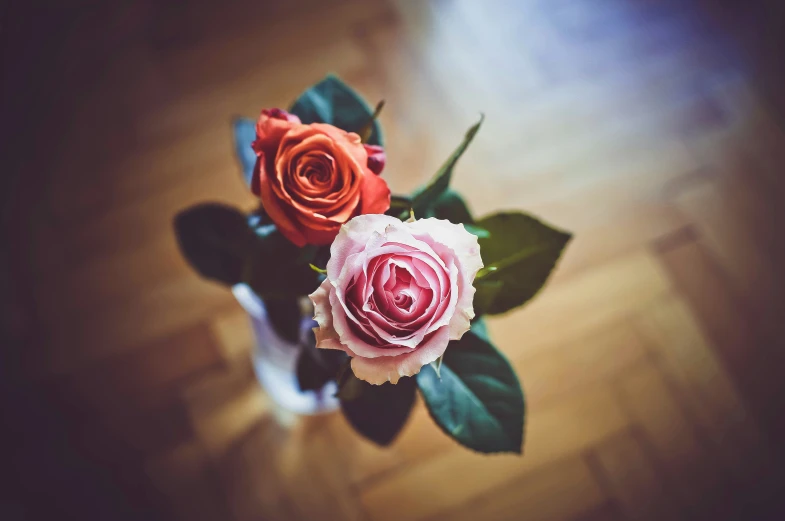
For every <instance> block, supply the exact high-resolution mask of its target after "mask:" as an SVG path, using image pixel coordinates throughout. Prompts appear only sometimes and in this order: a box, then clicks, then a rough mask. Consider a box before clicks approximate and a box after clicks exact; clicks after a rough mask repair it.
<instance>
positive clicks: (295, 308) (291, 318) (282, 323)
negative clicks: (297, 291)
mask: <svg viewBox="0 0 785 521" xmlns="http://www.w3.org/2000/svg"><path fill="white" fill-rule="evenodd" d="M264 307H265V310H266V311H267V318H268V319H270V323H271V324H272V326H273V330H275V333H276V334H277V335H278V336H279V337H281V338H282V339H284V340H286V341H287V342H291V343H293V344H296V343H298V342H299V341H300V323H301V322H302V318H303V314H302V311H301V310H300V302H299V299H298V298H297V297H279V298H275V297H267V298H266V299H264Z"/></svg>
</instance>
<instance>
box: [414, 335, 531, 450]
mask: <svg viewBox="0 0 785 521" xmlns="http://www.w3.org/2000/svg"><path fill="white" fill-rule="evenodd" d="M440 373H441V378H439V377H438V376H437V374H436V371H435V370H434V368H433V367H431V366H430V365H427V366H425V367H423V368H422V370H421V371H420V374H419V375H417V385H418V386H419V388H420V392H421V393H422V395H423V398H424V399H425V404H426V406H427V407H428V412H430V414H431V417H432V418H433V419H434V421H435V422H436V424H437V425H439V427H441V429H442V430H443V431H444V432H445V433H446V434H447V435H448V436H450V437H451V438H453V439H454V440H455V441H457V442H458V443H460V444H461V445H464V446H466V447H468V448H470V449H473V450H476V451H478V452H486V453H488V452H516V453H521V451H522V445H523V423H524V412H525V404H524V399H523V391H522V390H521V386H520V384H519V383H518V378H517V377H516V376H515V372H514V371H513V369H512V367H511V366H510V363H509V362H508V361H507V359H506V358H504V356H503V355H502V354H501V353H499V351H497V350H496V348H495V347H494V346H493V344H491V343H490V342H488V341H486V340H485V339H483V338H482V337H481V336H480V335H478V334H476V333H475V332H474V331H469V332H467V333H465V334H464V335H463V337H462V338H461V339H460V340H458V341H455V342H451V343H450V345H449V346H448V347H447V351H446V352H445V354H444V359H443V361H442V366H441V370H440Z"/></svg>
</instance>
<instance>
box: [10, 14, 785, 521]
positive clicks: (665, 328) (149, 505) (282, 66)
mask: <svg viewBox="0 0 785 521" xmlns="http://www.w3.org/2000/svg"><path fill="white" fill-rule="evenodd" d="M78 4H79V5H78V6H74V7H67V6H59V7H56V8H53V10H52V11H51V12H50V13H49V16H48V17H44V18H43V19H41V18H37V15H36V16H33V14H31V13H28V12H27V11H25V8H24V7H19V6H17V7H11V8H9V9H7V10H6V14H8V13H11V14H14V13H16V11H14V9H17V10H19V12H20V13H27V14H28V15H29V18H24V16H22V17H21V18H13V17H9V18H7V22H8V23H6V24H4V26H5V28H6V33H5V34H6V37H7V38H6V40H5V41H6V43H8V42H9V41H11V42H17V43H19V45H16V46H14V47H7V48H5V49H4V51H5V52H15V53H19V55H20V56H24V57H26V61H25V60H22V59H20V60H19V62H20V63H21V62H22V61H24V64H23V65H19V66H18V67H17V70H18V71H22V72H23V73H24V74H25V75H26V77H22V78H20V77H6V79H5V80H4V85H5V86H6V87H7V90H6V94H5V96H11V95H12V94H14V93H16V94H19V97H18V98H16V99H18V100H19V101H14V100H12V99H11V98H9V97H6V99H4V107H6V108H7V109H8V110H10V111H11V113H12V115H16V116H20V115H22V116H23V117H19V118H17V120H19V121H22V120H24V124H21V123H20V126H19V127H18V129H17V131H15V132H14V133H13V135H11V134H9V138H8V139H6V140H5V142H6V146H7V147H8V148H7V149H6V152H12V153H13V152H16V153H17V156H16V162H15V163H13V164H12V167H13V168H14V169H13V170H11V172H12V173H13V174H16V175H12V176H7V179H10V181H9V184H8V185H7V186H6V188H7V190H5V193H6V196H7V197H6V198H5V204H4V225H5V231H6V232H7V233H8V237H9V239H8V241H6V244H7V245H9V248H8V251H7V252H6V253H4V256H3V258H4V259H5V261H6V262H8V263H9V265H8V268H9V269H7V270H4V271H5V272H6V274H4V277H5V280H4V286H5V287H6V289H9V290H10V292H9V293H8V294H9V295H10V296H11V298H10V299H9V300H8V301H7V302H6V304H8V305H6V307H5V311H4V314H5V318H6V321H7V322H8V324H9V325H10V328H9V332H10V334H11V336H10V337H9V339H10V340H11V342H9V343H8V344H7V345H8V348H7V349H4V357H5V356H6V355H7V360H5V361H4V362H3V364H4V369H8V370H9V371H8V376H7V377H4V380H3V386H4V390H3V398H4V399H3V407H4V413H5V414H6V415H7V419H5V420H4V429H5V430H6V432H7V434H8V435H9V437H8V441H6V442H3V446H4V448H5V449H7V452H8V455H7V458H6V460H7V463H5V464H4V467H5V468H4V470H7V473H8V475H9V477H10V479H9V481H8V483H9V485H8V486H6V487H4V495H5V496H6V497H5V498H4V502H3V503H0V505H5V506H4V507H3V508H5V509H6V512H10V513H12V514H13V513H16V514H19V517H18V519H39V517H40V518H41V519H54V518H55V517H53V516H54V515H57V516H58V517H57V518H59V519H71V518H74V519H77V518H78V519H102V520H107V521H109V520H116V519H117V520H124V519H146V520H150V519H172V520H182V521H201V520H204V521H218V520H221V521H224V520H225V521H230V520H231V521H256V520H283V521H295V520H307V521H317V520H322V519H324V520H333V519H334V520H356V521H393V520H420V521H425V520H429V521H436V520H450V521H459V520H464V519H466V520H483V521H496V520H513V519H514V520H519V519H520V520H526V521H562V520H563V521H590V520H591V521H610V520H614V521H615V520H627V521H634V520H658V521H660V520H723V519H733V520H744V521H746V520H758V519H783V517H778V515H777V514H776V513H775V512H777V510H776V508H777V507H779V506H780V502H781V501H782V500H783V499H782V497H781V496H782V493H783V491H784V490H785V486H783V481H782V477H781V475H782V473H783V470H782V468H783V467H782V465H781V459H782V446H781V443H780V440H781V439H782V437H783V435H785V415H783V414H782V412H783V410H782V409H783V407H782V399H781V396H782V391H783V387H785V386H784V385H783V383H782V381H783V380H782V371H783V361H785V350H784V349H783V348H784V347H785V328H784V327H783V318H784V317H783V309H785V306H784V305H783V302H785V301H784V300H783V288H784V287H785V286H784V285H783V280H782V279H783V277H785V273H784V272H783V269H782V266H783V261H784V260H785V244H783V242H784V241H783V239H784V238H785V237H784V236H783V233H782V229H781V223H783V222H785V221H783V216H785V210H784V209H783V207H782V201H783V199H782V195H783V193H784V191H783V185H785V177H784V176H783V175H782V174H783V164H785V134H784V133H783V127H782V119H781V118H780V117H778V116H777V115H775V112H774V111H773V110H772V109H771V104H770V102H769V99H770V98H769V97H768V94H767V93H769V92H771V90H770V87H771V84H770V83H765V85H764V86H765V88H764V87H761V82H762V81H763V80H762V79H761V76H760V74H761V70H762V69H761V66H760V62H752V61H749V60H748V59H747V57H748V54H746V53H747V51H746V50H745V49H746V48H744V47H741V46H739V44H738V43H737V42H739V41H741V42H742V43H743V39H740V40H737V39H736V36H738V34H739V32H738V31H737V29H739V28H740V27H742V25H740V24H741V23H742V22H743V20H742V19H741V17H738V16H737V15H739V13H741V12H743V11H744V9H743V8H742V7H741V6H734V5H733V3H724V4H722V7H718V6H717V5H719V4H712V3H709V2H701V3H698V2H678V1H676V0H673V1H654V0H531V1H524V0H507V1H488V2H479V1H473V0H429V1H422V2H420V1H416V0H400V1H399V0H387V1H385V0H347V1H344V2H334V1H317V0H302V1H293V2H279V3H273V2H261V1H260V2H253V1H234V2H228V3H224V4H218V3H216V4H213V5H212V6H210V5H206V4H204V3H200V2H193V3H178V4H174V3H171V4H170V3H165V2H160V3H159V2H153V1H148V2H135V3H132V2H125V3H124V2H120V3H118V4H116V5H113V6H105V5H103V4H100V3H99V4H96V3H93V2H86V1H85V2H78ZM19 5H21V3H19ZM772 5H773V2H772ZM20 16H21V15H20ZM50 18H51V19H50ZM61 21H62V23H61ZM23 22H24V23H23ZM32 27H37V29H31V28H32ZM26 31H38V32H43V31H47V32H49V38H50V39H49V40H47V41H51V42H52V45H46V46H41V45H38V46H36V45H30V46H27V45H22V44H21V43H20V42H23V41H24V38H23V36H24V35H25V34H26ZM34 34H38V33H34ZM9 35H10V36H9ZM14 38H16V39H14ZM330 71H332V72H335V73H337V74H339V75H340V76H342V77H343V78H344V79H345V80H346V81H347V82H348V83H350V84H351V85H353V86H355V87H356V88H357V89H358V90H360V91H361V92H362V93H363V94H364V95H365V96H366V97H367V98H368V99H370V100H372V101H376V100H379V99H382V98H384V99H386V101H387V104H386V107H385V110H384V113H383V114H382V116H381V121H382V124H383V126H384V128H385V130H386V137H387V143H388V166H387V170H386V172H385V177H386V179H387V180H388V182H389V183H390V185H391V187H392V188H393V191H397V192H402V191H408V190H411V189H413V188H414V187H415V186H417V185H418V184H419V183H421V182H423V181H424V180H425V179H427V178H428V176H429V175H430V174H431V173H432V172H433V171H434V170H435V168H436V167H437V166H438V165H439V164H440V163H441V161H442V160H443V158H444V157H446V156H447V154H448V153H449V152H450V151H451V150H452V148H453V147H454V146H455V145H456V143H458V142H459V140H460V138H461V136H462V134H463V132H464V130H465V129H466V128H468V127H469V126H470V125H471V124H472V123H473V122H475V121H476V119H477V117H478V114H479V113H480V112H484V113H485V115H486V122H485V124H484V127H483V128H482V130H481V131H480V133H479V135H478V136H477V138H476V140H475V142H474V144H473V145H472V147H471V148H470V150H469V151H468V153H467V154H466V155H465V156H464V158H463V159H462V160H461V163H460V165H459V167H458V170H457V172H456V176H455V181H454V184H455V187H456V188H457V189H458V190H460V191H461V192H463V193H464V194H465V195H466V197H467V199H468V200H469V202H470V204H471V206H472V208H473V210H474V211H475V213H476V214H479V215H482V214H484V213H486V212H490V211H493V210H495V209H503V208H520V209H526V210H528V211H531V212H533V213H535V214H537V215H540V216H541V217H543V218H544V219H546V220H548V221H550V222H552V223H554V224H556V225H558V226H560V227H563V228H566V229H569V230H572V231H574V232H575V236H576V238H575V239H574V241H573V243H572V244H571V246H570V248H569V249H568V251H567V254H566V257H565V258H564V259H563V261H562V262H561V264H560V266H559V268H558V271H557V272H556V273H555V274H554V276H553V277H552V279H551V281H550V283H549V285H548V286H547V288H546V290H545V291H543V292H542V293H541V294H540V295H539V297H538V298H537V299H536V301H534V302H533V303H531V304H530V305H528V306H526V307H525V308H524V309H521V310H518V311H515V312H514V313H510V314H508V315H506V316H503V317H499V318H494V319H492V320H490V321H489V327H490V329H491V333H492V335H493V337H494V338H495V341H496V343H497V345H499V346H500V347H501V349H502V350H503V351H505V352H506V353H507V355H508V356H509V357H510V358H511V360H513V362H514V364H515V366H516V368H517V370H518V372H519V375H520V377H521V379H522V381H523V383H524V386H525V390H526V392H527V396H528V403H529V416H528V421H527V427H526V439H527V441H526V446H525V455H524V457H522V458H519V457H513V456H494V457H483V456H479V455H476V454H473V453H470V452H467V451H465V450H463V449H461V448H460V447H458V446H456V445H454V444H453V443H452V442H451V441H450V440H448V439H446V438H445V437H444V436H443V435H442V434H441V433H440V432H439V431H438V429H437V428H436V427H435V426H434V425H433V424H432V423H431V421H430V420H429V419H428V417H427V414H426V413H425V411H424V409H423V407H422V405H421V404H418V406H417V408H416V410H415V412H414V414H413V417H412V419H411V420H410V422H409V424H408V425H407V427H406V428H405V431H404V432H403V434H402V435H401V437H400V439H399V440H398V441H397V442H396V443H395V444H394V445H393V446H392V448H390V449H389V450H380V449H378V448H376V447H374V446H372V445H370V444H369V443H367V442H365V441H363V440H361V439H359V438H358V437H357V436H356V435H355V434H354V433H353V432H352V431H351V429H350V428H349V426H348V425H347V423H346V422H345V421H344V420H343V419H342V417H341V416H340V415H339V414H336V415H330V416H325V417H319V418H312V419H297V418H292V417H289V416H286V415H285V414H281V413H279V412H277V411H275V410H274V409H273V408H272V406H271V403H270V402H269V400H268V399H267V397H266V396H265V394H264V393H263V392H262V391H261V390H260V388H259V387H258V385H257V384H256V383H255V381H254V379H253V376H252V370H251V367H250V364H249V357H248V353H249V349H250V344H251V341H252V339H251V332H250V329H249V324H248V323H247V321H246V317H245V316H244V315H243V312H242V310H241V309H240V307H239V305H238V304H236V303H235V302H234V301H233V300H232V297H231V294H230V293H229V292H228V291H227V290H226V289H225V288H222V287H219V286H217V285H215V284H212V283H209V282H205V281H203V280H200V279H199V278H198V277H197V276H196V275H195V274H194V273H193V272H192V271H191V270H190V269H189V268H188V266H186V264H185V262H184V261H183V260H182V259H181V258H180V256H179V255H178V252H177V248H176V245H175V241H174V237H173V235H172V231H171V225H170V222H171V219H172V216H173V215H174V214H175V213H176V212H177V211H178V210H179V209H182V208H184V207H186V206H188V205H190V204H193V203H195V202H198V201H204V200H217V201H224V202H229V203H232V204H236V205H241V206H243V207H245V208H250V207H251V206H252V205H253V199H252V197H251V196H250V195H249V194H248V193H247V192H246V190H245V189H244V187H243V184H242V182H241V180H240V177H239V176H238V173H237V165H236V164H235V160H234V158H233V153H232V146H231V135H230V127H229V121H230V118H231V116H233V115H236V114H240V115H249V116H253V115H255V114H256V113H257V112H258V110H259V109H260V108H261V107H262V106H286V105H287V104H288V102H289V101H290V100H291V98H292V97H293V96H294V95H295V94H296V93H298V92H299V91H300V90H301V89H302V88H304V87H305V86H307V85H309V84H310V83H313V82H314V81H316V80H318V79H320V78H321V77H322V76H323V75H324V74H325V73H327V72H330ZM764 74H765V71H764ZM25 80H30V81H29V83H31V84H33V85H34V86H33V87H29V86H28V87H25V89H27V88H31V89H32V90H31V91H30V92H27V93H26V94H28V95H29V96H27V97H26V96H24V95H23V94H25V93H24V92H22V87H21V85H28V84H26V83H24V81H25ZM13 89H17V90H16V91H15V90H13ZM27 99H30V100H35V103H36V104H35V106H32V107H31V105H32V104H33V102H32V101H31V102H30V103H28V104H25V100H27ZM25 110H29V111H30V112H28V113H25V112H23V111H25ZM28 116H29V117H28ZM17 120H13V121H17ZM6 155H9V156H10V155H13V154H6ZM2 512H3V511H2V510H0V517H2V518H3V519H6V517H3V515H2ZM25 516H27V517H25ZM7 519H17V518H16V517H12V516H11V515H9V516H8V517H7Z"/></svg>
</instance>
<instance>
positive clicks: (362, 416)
mask: <svg viewBox="0 0 785 521" xmlns="http://www.w3.org/2000/svg"><path fill="white" fill-rule="evenodd" d="M347 373H349V374H351V377H350V379H353V381H352V383H351V384H349V385H350V386H352V387H359V388H360V392H359V393H357V395H356V396H355V397H354V398H353V399H344V398H341V411H342V412H343V415H344V416H345V417H346V419H347V420H348V421H349V423H351V424H352V427H354V428H355V429H356V430H357V432H359V433H360V434H362V435H363V436H365V437H366V438H368V439H369V440H371V441H373V442H374V443H377V444H379V445H382V446H385V445H389V444H390V443H392V441H393V440H394V439H395V437H396V435H397V434H398V433H399V432H400V431H401V429H402V428H403V426H404V424H405V423H406V420H407V419H408V418H409V412H410V411H411V409H412V406H413V405H414V396H415V390H416V385H415V379H414V378H409V377H404V378H401V379H400V380H398V383H397V384H395V385H393V384H391V383H386V384H383V385H371V384H369V383H367V382H364V381H362V380H359V379H357V378H356V377H355V376H354V375H353V374H352V372H351V370H349V371H347Z"/></svg>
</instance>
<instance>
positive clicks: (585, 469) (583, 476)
mask: <svg viewBox="0 0 785 521" xmlns="http://www.w3.org/2000/svg"><path fill="white" fill-rule="evenodd" d="M558 497H561V498H569V500H566V501H554V500H553V498H558ZM607 500H608V499H607V496H606V494H605V492H604V491H603V490H602V489H601V488H600V486H599V485H598V484H597V482H596V481H595V479H594V476H593V475H592V472H591V469H590V468H589V466H588V465H587V464H586V461H585V460H584V459H582V458H580V457H574V458H569V459H567V460H565V461H559V462H556V463H553V464H551V465H548V466H547V467H545V468H543V469H541V470H539V471H536V472H533V473H532V474H530V475H528V476H525V477H523V478H521V479H514V480H511V481H510V482H508V483H506V484H504V485H503V486H501V487H499V488H496V489H494V490H492V491H491V492H489V493H488V494H486V495H484V496H481V497H480V498H478V499H476V500H473V501H468V502H467V503H465V504H463V505H461V506H459V507H458V508H456V509H454V510H451V511H449V512H444V513H440V514H438V515H437V516H434V517H432V518H429V519H432V520H436V519H445V520H450V521H470V520H476V519H483V520H486V521H501V520H505V519H526V520H531V521H560V520H563V519H570V518H572V517H574V516H577V515H579V514H581V513H583V512H586V511H590V510H593V509H596V508H599V507H600V506H602V505H604V504H605V503H606V502H607Z"/></svg>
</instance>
